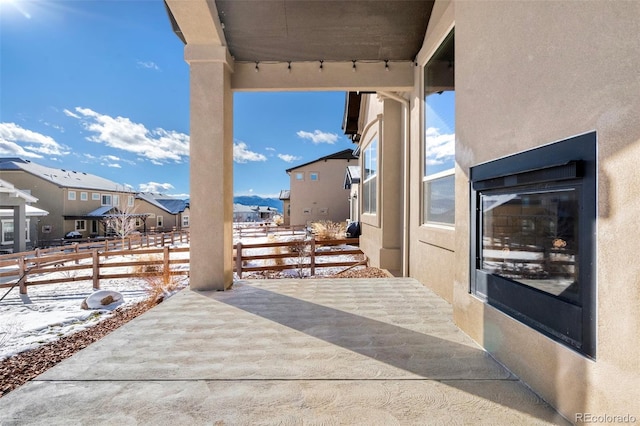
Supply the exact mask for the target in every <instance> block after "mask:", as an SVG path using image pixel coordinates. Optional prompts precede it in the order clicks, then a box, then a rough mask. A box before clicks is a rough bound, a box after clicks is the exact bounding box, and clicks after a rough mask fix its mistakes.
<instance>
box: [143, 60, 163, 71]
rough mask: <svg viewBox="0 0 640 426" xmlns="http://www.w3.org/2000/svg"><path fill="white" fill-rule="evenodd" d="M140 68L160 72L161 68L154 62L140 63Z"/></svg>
mask: <svg viewBox="0 0 640 426" xmlns="http://www.w3.org/2000/svg"><path fill="white" fill-rule="evenodd" d="M138 68H146V69H149V70H156V71H160V67H159V66H158V65H157V64H156V63H155V62H153V61H138Z"/></svg>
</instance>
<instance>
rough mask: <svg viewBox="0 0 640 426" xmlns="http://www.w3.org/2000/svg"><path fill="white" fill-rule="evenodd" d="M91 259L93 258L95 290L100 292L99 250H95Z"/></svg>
mask: <svg viewBox="0 0 640 426" xmlns="http://www.w3.org/2000/svg"><path fill="white" fill-rule="evenodd" d="M91 257H92V258H93V289H94V290H100V256H98V249H93V251H92V253H91Z"/></svg>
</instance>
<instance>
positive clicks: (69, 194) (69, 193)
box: [67, 191, 76, 201]
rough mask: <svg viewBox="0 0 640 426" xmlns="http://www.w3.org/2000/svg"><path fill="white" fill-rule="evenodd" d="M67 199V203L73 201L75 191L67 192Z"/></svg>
mask: <svg viewBox="0 0 640 426" xmlns="http://www.w3.org/2000/svg"><path fill="white" fill-rule="evenodd" d="M67 199H68V200H69V201H75V199H76V191H69V192H68V193H67Z"/></svg>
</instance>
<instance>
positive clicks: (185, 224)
mask: <svg viewBox="0 0 640 426" xmlns="http://www.w3.org/2000/svg"><path fill="white" fill-rule="evenodd" d="M182 227H184V228H187V227H189V215H186V216H184V215H183V216H182Z"/></svg>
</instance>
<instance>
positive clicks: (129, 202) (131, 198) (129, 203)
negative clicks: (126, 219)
mask: <svg viewBox="0 0 640 426" xmlns="http://www.w3.org/2000/svg"><path fill="white" fill-rule="evenodd" d="M134 202H135V197H134V196H133V195H129V196H127V206H129V207H133V203H134Z"/></svg>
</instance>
